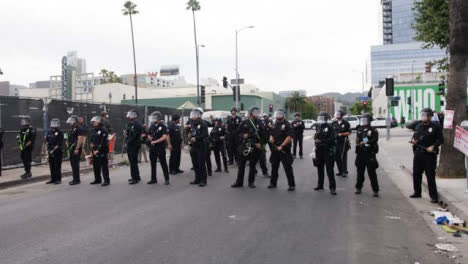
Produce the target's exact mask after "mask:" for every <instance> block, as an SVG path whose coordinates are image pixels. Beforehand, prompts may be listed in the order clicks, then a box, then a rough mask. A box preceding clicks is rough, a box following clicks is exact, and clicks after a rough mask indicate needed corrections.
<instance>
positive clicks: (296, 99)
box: [286, 92, 307, 112]
mask: <svg viewBox="0 0 468 264" xmlns="http://www.w3.org/2000/svg"><path fill="white" fill-rule="evenodd" d="M306 103H307V102H306V99H305V97H304V96H302V95H301V94H300V93H299V92H294V93H293V94H292V95H291V96H290V97H288V98H287V99H286V108H287V109H288V112H290V111H293V112H302V110H303V109H304V106H305V105H306Z"/></svg>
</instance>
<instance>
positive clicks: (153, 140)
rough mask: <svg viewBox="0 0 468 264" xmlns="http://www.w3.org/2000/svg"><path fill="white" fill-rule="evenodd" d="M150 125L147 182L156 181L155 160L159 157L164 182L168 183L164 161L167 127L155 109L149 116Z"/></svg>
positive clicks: (167, 172) (154, 182)
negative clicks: (149, 169) (148, 179)
mask: <svg viewBox="0 0 468 264" xmlns="http://www.w3.org/2000/svg"><path fill="white" fill-rule="evenodd" d="M150 120H151V126H150V128H149V131H148V147H149V149H150V151H149V152H150V161H151V180H150V181H149V182H148V184H156V183H158V179H157V178H156V161H157V160H158V159H159V163H160V164H161V169H162V171H163V174H164V180H165V184H166V185H169V171H168V169H167V161H166V145H165V144H166V140H167V137H168V132H167V127H166V125H165V124H163V122H162V114H161V113H160V112H159V111H155V112H153V113H152V114H151V116H150Z"/></svg>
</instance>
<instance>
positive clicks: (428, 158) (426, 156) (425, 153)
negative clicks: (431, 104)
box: [410, 108, 444, 203]
mask: <svg viewBox="0 0 468 264" xmlns="http://www.w3.org/2000/svg"><path fill="white" fill-rule="evenodd" d="M432 115H433V112H432V110H431V109H430V108H424V109H423V110H422V111H421V123H419V124H418V125H416V129H415V131H414V135H413V138H412V140H411V143H412V144H413V152H414V158H413V187H414V193H413V194H412V195H411V196H410V197H411V198H421V181H422V174H423V172H424V173H425V174H426V177H427V185H428V187H429V196H430V197H431V203H437V202H438V200H439V197H438V194H437V185H436V181H435V176H436V171H435V170H436V167H437V155H438V154H439V147H440V145H442V144H443V143H444V138H443V136H442V130H441V128H440V126H439V125H438V124H437V123H435V122H431V118H432Z"/></svg>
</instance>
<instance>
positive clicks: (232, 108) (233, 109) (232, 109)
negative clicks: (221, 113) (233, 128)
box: [231, 106, 239, 113]
mask: <svg viewBox="0 0 468 264" xmlns="http://www.w3.org/2000/svg"><path fill="white" fill-rule="evenodd" d="M233 111H235V112H236V113H237V112H239V109H237V107H235V106H233V107H231V112H233Z"/></svg>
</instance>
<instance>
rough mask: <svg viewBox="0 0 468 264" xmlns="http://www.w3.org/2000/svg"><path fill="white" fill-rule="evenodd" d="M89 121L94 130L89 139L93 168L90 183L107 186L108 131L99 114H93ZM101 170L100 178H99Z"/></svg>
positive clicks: (108, 180)
mask: <svg viewBox="0 0 468 264" xmlns="http://www.w3.org/2000/svg"><path fill="white" fill-rule="evenodd" d="M91 123H92V124H93V126H94V130H93V132H92V134H91V139H90V140H89V147H90V148H91V155H92V156H93V170H94V181H93V182H91V184H101V186H107V185H109V184H110V179H109V159H108V156H107V154H108V153H109V141H108V135H109V134H108V132H107V130H106V128H105V127H104V124H103V123H102V119H101V117H100V116H95V117H93V118H92V119H91ZM101 171H102V179H104V182H103V181H102V179H101Z"/></svg>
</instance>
